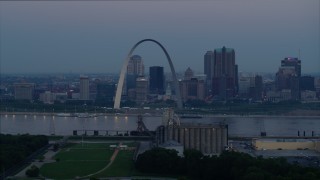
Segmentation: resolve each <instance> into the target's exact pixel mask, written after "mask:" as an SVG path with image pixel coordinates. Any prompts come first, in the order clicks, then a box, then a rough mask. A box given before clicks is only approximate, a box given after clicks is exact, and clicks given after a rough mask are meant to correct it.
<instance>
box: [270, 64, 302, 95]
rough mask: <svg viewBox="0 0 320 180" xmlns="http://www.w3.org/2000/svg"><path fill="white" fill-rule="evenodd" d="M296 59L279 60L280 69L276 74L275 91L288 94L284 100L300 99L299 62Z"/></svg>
mask: <svg viewBox="0 0 320 180" xmlns="http://www.w3.org/2000/svg"><path fill="white" fill-rule="evenodd" d="M299 61H300V60H298V59H297V58H285V59H284V60H281V67H280V68H279V70H278V72H277V74H276V88H277V91H286V92H289V93H288V94H290V97H289V98H286V99H285V100H288V99H291V100H298V99H300V85H299V84H300V76H299V74H300V75H301V62H299Z"/></svg>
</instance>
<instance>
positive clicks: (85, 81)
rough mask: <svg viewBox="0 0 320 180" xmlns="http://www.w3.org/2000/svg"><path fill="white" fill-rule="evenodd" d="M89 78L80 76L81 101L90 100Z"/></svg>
mask: <svg viewBox="0 0 320 180" xmlns="http://www.w3.org/2000/svg"><path fill="white" fill-rule="evenodd" d="M89 94H90V91H89V78H88V76H80V100H89Z"/></svg>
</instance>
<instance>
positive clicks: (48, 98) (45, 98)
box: [40, 91, 55, 104]
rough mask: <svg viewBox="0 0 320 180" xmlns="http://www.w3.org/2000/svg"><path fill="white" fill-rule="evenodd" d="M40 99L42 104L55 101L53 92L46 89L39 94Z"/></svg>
mask: <svg viewBox="0 0 320 180" xmlns="http://www.w3.org/2000/svg"><path fill="white" fill-rule="evenodd" d="M40 101H41V102H43V103H44V104H53V102H54V101H55V94H54V93H51V92H50V91H46V92H44V93H41V94H40Z"/></svg>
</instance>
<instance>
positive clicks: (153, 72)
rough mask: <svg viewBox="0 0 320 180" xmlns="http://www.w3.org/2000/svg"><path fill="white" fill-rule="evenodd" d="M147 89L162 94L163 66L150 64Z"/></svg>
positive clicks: (151, 92)
mask: <svg viewBox="0 0 320 180" xmlns="http://www.w3.org/2000/svg"><path fill="white" fill-rule="evenodd" d="M149 73H150V77H149V91H150V94H164V73H163V67H160V66H152V67H150V68H149Z"/></svg>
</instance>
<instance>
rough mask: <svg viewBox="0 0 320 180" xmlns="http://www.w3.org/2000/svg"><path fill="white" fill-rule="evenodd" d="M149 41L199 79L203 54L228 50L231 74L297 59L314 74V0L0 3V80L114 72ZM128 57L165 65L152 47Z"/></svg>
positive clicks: (318, 66)
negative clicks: (3, 76)
mask: <svg viewBox="0 0 320 180" xmlns="http://www.w3.org/2000/svg"><path fill="white" fill-rule="evenodd" d="M146 38H152V39H155V40H157V41H159V42H160V43H161V44H162V45H163V46H164V47H165V48H166V49H167V51H168V53H169V54H170V56H171V59H172V61H173V64H174V66H175V69H176V71H178V72H183V71H185V70H186V69H187V68H188V67H190V68H191V69H192V70H194V71H195V73H198V74H200V73H203V61H204V60H203V56H204V54H205V53H206V51H208V50H214V49H215V48H221V47H223V46H226V47H228V48H234V49H235V53H236V64H238V66H239V72H253V73H259V72H270V73H275V72H276V71H277V70H278V68H279V66H280V60H281V59H284V58H285V57H298V56H299V50H300V59H301V61H302V73H303V74H308V73H317V72H320V2H319V0H303V1H302V0H212V1H184V0H180V1H160V0H159V1H156V0H150V1H148V0H145V1H133V0H132V1H130V0H127V1H108V0H106V1H75V0H74V1H42V2H38V1H14V2H9V1H0V58H1V59H0V60H1V61H0V63H1V67H0V70H1V73H81V74H86V73H119V72H120V70H121V66H122V64H123V62H124V60H125V58H126V56H127V54H128V52H129V51H130V49H131V47H132V46H133V45H134V44H135V43H137V42H138V41H140V40H142V39H146ZM134 54H138V55H140V56H141V57H142V58H143V60H144V63H145V67H146V69H145V71H146V72H148V69H147V68H148V67H149V66H164V67H165V71H167V72H169V66H168V62H167V61H166V58H165V55H164V53H163V52H162V50H161V49H160V48H159V47H158V46H156V45H155V44H154V43H152V42H145V43H143V44H141V45H140V46H139V47H138V48H137V49H136V50H135V51H134Z"/></svg>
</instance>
